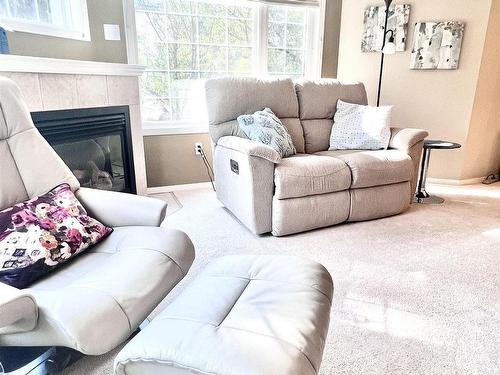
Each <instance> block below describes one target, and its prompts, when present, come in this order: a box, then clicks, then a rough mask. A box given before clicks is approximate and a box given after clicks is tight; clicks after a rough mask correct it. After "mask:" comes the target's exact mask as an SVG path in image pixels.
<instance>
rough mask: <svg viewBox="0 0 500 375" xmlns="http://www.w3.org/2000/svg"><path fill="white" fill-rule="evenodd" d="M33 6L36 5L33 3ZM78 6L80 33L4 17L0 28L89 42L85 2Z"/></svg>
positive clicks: (82, 1) (1, 18) (0, 19)
mask: <svg viewBox="0 0 500 375" xmlns="http://www.w3.org/2000/svg"><path fill="white" fill-rule="evenodd" d="M35 4H37V3H36V2H35ZM79 5H80V6H81V10H80V11H81V15H82V22H83V25H82V26H83V30H82V31H81V32H80V31H69V30H64V29H62V28H59V27H54V26H52V25H50V24H46V23H37V22H31V21H27V20H18V19H12V18H5V17H0V26H2V27H4V28H5V29H7V30H9V31H19V32H24V33H30V34H38V35H47V36H54V37H58V38H66V39H75V40H81V41H88V42H90V40H91V38H90V25H89V14H88V8H87V0H80V1H79Z"/></svg>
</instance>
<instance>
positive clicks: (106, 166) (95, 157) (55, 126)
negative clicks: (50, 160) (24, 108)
mask: <svg viewBox="0 0 500 375" xmlns="http://www.w3.org/2000/svg"><path fill="white" fill-rule="evenodd" d="M31 117H32V119H33V122H34V123H35V126H36V127H37V128H38V130H39V132H40V133H41V134H42V136H43V137H44V138H45V139H46V140H47V141H48V142H49V144H50V145H51V146H52V147H53V148H54V150H55V151H56V152H57V154H58V155H59V156H60V157H61V159H63V160H64V162H65V163H66V165H67V166H68V167H69V168H70V169H71V171H72V172H73V174H74V175H75V176H76V177H77V178H78V181H80V185H81V186H84V187H90V188H95V189H103V190H113V191H120V192H126V193H136V185H135V173H134V161H133V154H132V143H131V142H132V140H131V134H130V115H129V107H128V106H113V107H99V108H84V109H69V110H57V111H42V112H32V113H31Z"/></svg>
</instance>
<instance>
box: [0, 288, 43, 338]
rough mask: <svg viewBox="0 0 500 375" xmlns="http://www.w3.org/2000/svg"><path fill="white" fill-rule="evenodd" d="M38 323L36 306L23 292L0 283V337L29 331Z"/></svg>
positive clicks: (31, 297) (31, 298) (29, 295)
mask: <svg viewBox="0 0 500 375" xmlns="http://www.w3.org/2000/svg"><path fill="white" fill-rule="evenodd" d="M37 321H38V305H37V303H36V301H35V298H34V297H33V296H32V295H31V294H30V293H28V292H27V291H25V290H21V289H17V288H14V287H11V286H10V285H7V284H4V283H0V335H1V334H6V333H18V332H27V331H31V330H32V329H33V328H35V327H36V324H37Z"/></svg>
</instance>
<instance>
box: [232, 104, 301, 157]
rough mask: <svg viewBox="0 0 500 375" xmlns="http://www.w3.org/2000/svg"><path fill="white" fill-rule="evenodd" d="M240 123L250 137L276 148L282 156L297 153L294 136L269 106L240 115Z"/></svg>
mask: <svg viewBox="0 0 500 375" xmlns="http://www.w3.org/2000/svg"><path fill="white" fill-rule="evenodd" d="M237 120H238V125H239V126H240V128H241V130H243V132H244V133H245V134H246V136H247V137H248V138H250V139H251V140H253V141H257V142H261V143H263V144H265V145H268V146H271V147H272V148H274V149H275V150H276V151H277V152H278V154H280V156H281V157H282V158H285V157H287V156H291V155H294V154H295V153H296V150H295V146H294V145H293V141H292V137H291V136H290V134H289V133H288V130H287V129H286V128H285V127H284V126H283V124H282V123H281V121H280V119H279V118H278V117H276V115H275V114H274V113H273V111H271V110H270V109H269V108H264V109H263V110H262V111H257V112H255V113H254V114H253V115H242V116H239V117H238V119H237Z"/></svg>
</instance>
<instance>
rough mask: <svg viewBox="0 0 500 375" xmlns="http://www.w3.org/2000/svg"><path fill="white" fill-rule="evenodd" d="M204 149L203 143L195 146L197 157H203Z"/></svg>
mask: <svg viewBox="0 0 500 375" xmlns="http://www.w3.org/2000/svg"><path fill="white" fill-rule="evenodd" d="M202 148H203V143H201V142H196V143H195V144H194V153H195V155H198V156H201V155H202V153H201V149H202Z"/></svg>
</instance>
